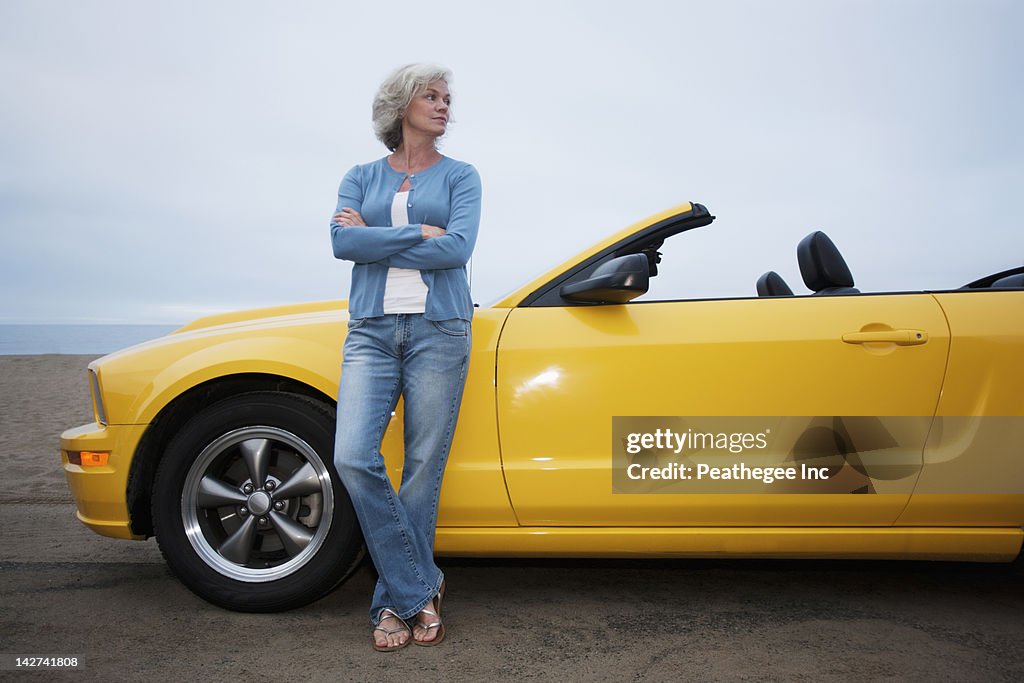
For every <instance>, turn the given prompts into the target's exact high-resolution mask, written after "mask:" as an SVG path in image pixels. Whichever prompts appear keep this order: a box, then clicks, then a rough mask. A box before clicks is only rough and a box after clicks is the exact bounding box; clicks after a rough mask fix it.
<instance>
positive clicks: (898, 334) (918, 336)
mask: <svg viewBox="0 0 1024 683" xmlns="http://www.w3.org/2000/svg"><path fill="white" fill-rule="evenodd" d="M843 341H844V342H846V343H847V344H871V343H881V344H896V345H898V346H916V345H917V344H924V343H925V342H927V341H928V333H927V332H925V331H924V330H873V331H871V332H851V333H849V334H844V335H843Z"/></svg>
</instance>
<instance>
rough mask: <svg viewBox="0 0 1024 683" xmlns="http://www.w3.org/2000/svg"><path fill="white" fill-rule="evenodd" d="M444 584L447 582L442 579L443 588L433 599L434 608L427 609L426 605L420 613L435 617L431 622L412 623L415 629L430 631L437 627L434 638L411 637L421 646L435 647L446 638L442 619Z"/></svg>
mask: <svg viewBox="0 0 1024 683" xmlns="http://www.w3.org/2000/svg"><path fill="white" fill-rule="evenodd" d="M444 584H445V582H444V581H442V582H441V589H440V590H439V591H438V592H437V596H436V597H435V598H434V599H433V600H432V601H431V603H432V606H433V607H434V609H427V608H426V607H424V608H423V609H421V610H420V614H426V615H427V616H428V617H434V620H433V621H431V622H430V623H429V624H424V623H423V622H421V621H418V620H417V621H416V623H414V624H413V625H412V627H413V629H416V627H419V628H421V629H423V630H424V631H430V629H432V628H436V629H437V635H436V636H434V639H433V640H416V639H415V638H410V640H412V642H414V643H415V644H417V645H420V646H421V647H433V646H435V645H440V644H441V641H442V640H444V622H442V621H441V601H442V600H443V599H444ZM416 616H419V615H416Z"/></svg>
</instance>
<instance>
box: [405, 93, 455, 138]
mask: <svg viewBox="0 0 1024 683" xmlns="http://www.w3.org/2000/svg"><path fill="white" fill-rule="evenodd" d="M451 99H452V98H451V95H450V94H449V93H448V84H447V83H445V82H444V81H440V80H438V81H432V82H431V83H428V84H427V87H426V88H424V89H423V90H421V91H420V92H418V93H416V94H415V95H413V96H412V100H411V101H410V102H409V106H408V107H406V109H405V117H404V118H403V120H402V126H403V127H407V128H406V130H408V131H410V132H411V131H415V132H417V133H422V134H425V135H429V136H432V137H441V136H442V135H444V132H445V130H447V127H448V105H449V104H450V103H451Z"/></svg>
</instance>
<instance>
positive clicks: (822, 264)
mask: <svg viewBox="0 0 1024 683" xmlns="http://www.w3.org/2000/svg"><path fill="white" fill-rule="evenodd" d="M796 260H797V263H799V264H800V275H801V276H802V277H803V279H804V284H805V285H807V288H808V289H810V290H812V291H814V292H821V291H822V290H826V289H832V288H835V287H840V288H850V287H853V275H852V274H851V273H850V269H849V267H848V266H847V265H846V261H844V260H843V257H842V256H841V255H840V253H839V250H838V249H836V245H835V244H833V243H832V240H830V239H829V238H828V235H826V234H825V233H823V232H822V231H820V230H818V231H816V232H812V233H811V234H810V235H808V236H807V237H805V238H803V239H802V240H800V244H798V245H797V247H796Z"/></svg>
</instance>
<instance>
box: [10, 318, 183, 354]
mask: <svg viewBox="0 0 1024 683" xmlns="http://www.w3.org/2000/svg"><path fill="white" fill-rule="evenodd" d="M179 327H181V325H0V356H15V355H17V356H21V355H38V354H44V353H63V354H80V355H96V356H102V355H104V354H107V353H111V352H113V351H117V350H118V349H123V348H125V347H126V346H132V345H133V344H139V343H141V342H144V341H148V340H150V339H156V338H157V337H162V336H164V335H165V334H168V333H169V332H173V331H174V330H176V329H178V328H179Z"/></svg>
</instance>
